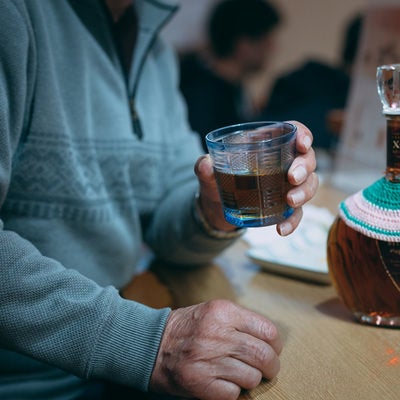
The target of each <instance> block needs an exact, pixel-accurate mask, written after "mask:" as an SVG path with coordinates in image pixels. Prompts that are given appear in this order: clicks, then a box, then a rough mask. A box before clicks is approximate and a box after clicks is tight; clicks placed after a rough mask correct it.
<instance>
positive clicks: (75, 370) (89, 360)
mask: <svg viewBox="0 0 400 400" xmlns="http://www.w3.org/2000/svg"><path fill="white" fill-rule="evenodd" d="M135 4H136V6H137V9H138V14H139V24H140V27H139V33H138V38H137V46H136V50H135V54H134V62H133V64H132V70H131V73H130V76H129V82H126V80H125V78H124V74H123V72H122V68H121V65H120V62H119V59H118V56H117V52H116V49H115V46H114V42H113V39H112V35H111V32H110V21H109V17H108V15H107V13H106V12H105V10H104V8H103V5H102V1H101V0H69V1H68V0H0V206H1V209H0V218H1V219H0V282H1V283H0V399H3V400H4V399H18V400H21V399H46V400H48V399H70V398H73V397H74V396H76V395H78V394H79V393H80V391H81V390H82V386H83V383H84V380H85V379H88V378H96V379H111V380H114V381H116V382H120V383H124V384H129V385H132V386H135V387H137V388H140V389H142V390H146V389H147V388H148V382H149V378H150V376H151V372H152V368H153V365H154V361H155V357H156V354H157V350H158V347H159V343H160V340H161V336H162V333H163V330H164V325H165V322H166V319H167V317H168V315H169V312H170V310H168V309H163V310H153V309H150V308H148V307H145V306H143V305H141V304H138V303H135V302H132V301H128V300H124V299H122V298H121V297H120V296H119V294H118V290H117V289H118V288H120V287H121V286H123V285H124V284H125V283H127V282H128V281H129V280H130V279H131V278H132V276H133V275H134V274H135V271H136V268H137V267H136V265H137V261H138V259H139V257H140V254H141V249H142V246H143V243H146V244H147V245H148V246H149V247H150V248H151V249H152V250H153V251H154V253H155V254H156V255H157V256H158V257H160V258H162V259H164V260H165V261H166V263H167V262H168V263H174V264H179V265H182V266H186V265H196V264H201V263H204V262H207V261H209V260H210V259H212V258H213V257H214V256H215V255H216V254H217V253H218V252H219V251H221V250H222V249H223V248H225V247H226V246H227V245H228V244H229V243H230V241H228V240H215V239H212V238H210V237H208V236H206V234H204V233H203V231H202V228H201V227H200V226H199V225H198V224H197V222H196V219H195V218H194V215H193V198H194V193H195V191H196V190H197V182H196V179H195V176H194V174H193V165H194V162H195V160H196V158H197V157H198V156H199V155H200V152H201V150H200V146H199V144H198V142H197V139H196V135H194V134H192V133H191V132H190V130H189V128H188V125H187V123H186V117H185V108H184V105H183V103H182V100H181V97H180V95H179V94H178V92H177V89H176V87H177V73H176V70H175V62H174V61H175V60H174V58H173V55H172V53H171V52H170V51H169V50H168V48H166V47H165V46H163V45H162V43H161V42H159V41H158V40H156V33H157V31H158V29H159V27H160V26H161V25H163V24H164V23H165V22H166V21H167V20H168V19H169V17H170V14H171V12H172V7H171V6H168V5H166V4H161V3H159V2H158V1H156V0H135ZM129 98H131V101H129ZM133 107H135V112H137V114H138V116H139V124H140V126H139V124H137V123H132V119H131V111H132V108H133ZM139 130H140V131H139ZM140 134H143V137H142V138H140V137H139V136H140Z"/></svg>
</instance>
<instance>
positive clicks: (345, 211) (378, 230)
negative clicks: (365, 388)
mask: <svg viewBox="0 0 400 400" xmlns="http://www.w3.org/2000/svg"><path fill="white" fill-rule="evenodd" d="M339 207H340V210H341V211H342V212H343V214H344V215H345V216H346V219H348V220H349V221H351V222H353V223H354V224H356V225H358V226H359V227H361V228H363V229H365V230H366V231H370V232H375V233H377V234H381V235H385V236H392V237H393V236H394V237H399V238H400V231H389V230H387V229H382V228H378V227H376V226H372V225H370V224H367V223H365V222H364V221H361V220H360V219H358V218H355V217H354V216H353V215H352V214H351V213H350V212H349V210H348V208H347V207H346V205H345V203H344V201H343V202H341V203H340V205H339Z"/></svg>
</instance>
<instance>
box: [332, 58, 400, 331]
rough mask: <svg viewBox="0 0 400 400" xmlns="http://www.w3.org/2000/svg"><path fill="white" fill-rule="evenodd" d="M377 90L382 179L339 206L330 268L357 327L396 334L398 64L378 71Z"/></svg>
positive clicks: (399, 305) (399, 288)
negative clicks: (382, 131) (382, 121)
mask: <svg viewBox="0 0 400 400" xmlns="http://www.w3.org/2000/svg"><path fill="white" fill-rule="evenodd" d="M377 86H378V94H379V96H380V99H381V102H382V105H383V113H384V115H385V118H386V128H387V129H386V132H387V134H386V139H387V160H386V161H387V162H386V171H385V176H384V177H382V178H381V179H380V180H378V181H377V182H375V183H373V184H372V185H371V186H369V187H367V188H366V189H364V190H361V191H359V192H357V193H355V194H353V195H352V196H350V197H348V198H347V199H346V200H344V201H343V202H342V203H341V204H340V205H339V215H338V217H337V218H336V220H335V222H334V223H333V225H332V227H331V229H330V231H329V235H328V246H327V247H328V266H329V273H330V276H331V279H332V282H333V285H334V287H335V289H336V291H337V293H338V295H339V297H340V298H341V299H342V301H343V303H344V304H345V305H346V306H347V308H348V309H349V310H350V311H351V312H352V313H353V315H354V316H355V318H356V319H357V320H358V321H359V322H362V323H366V324H371V325H379V326H387V327H397V328H400V64H392V65H384V66H380V67H378V69H377ZM366 156H367V157H368V156H371V154H369V155H368V154H366Z"/></svg>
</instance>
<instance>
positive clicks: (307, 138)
mask: <svg viewBox="0 0 400 400" xmlns="http://www.w3.org/2000/svg"><path fill="white" fill-rule="evenodd" d="M311 143H312V140H311V138H310V136H305V137H304V139H303V145H304V146H305V148H306V149H309V148H310V147H311Z"/></svg>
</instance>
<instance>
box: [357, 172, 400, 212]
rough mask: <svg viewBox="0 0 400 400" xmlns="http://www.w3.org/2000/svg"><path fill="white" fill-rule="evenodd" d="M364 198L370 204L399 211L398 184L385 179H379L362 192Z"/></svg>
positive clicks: (399, 187)
mask: <svg viewBox="0 0 400 400" xmlns="http://www.w3.org/2000/svg"><path fill="white" fill-rule="evenodd" d="M363 196H364V198H365V199H366V200H367V201H369V202H370V203H371V204H373V205H375V206H378V207H381V208H384V209H387V210H400V184H399V183H393V182H390V181H388V180H386V179H385V178H382V179H379V180H378V181H376V182H375V183H373V184H372V185H371V186H369V187H367V188H366V189H364V190H363Z"/></svg>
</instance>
